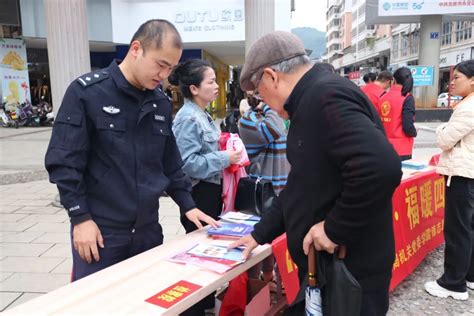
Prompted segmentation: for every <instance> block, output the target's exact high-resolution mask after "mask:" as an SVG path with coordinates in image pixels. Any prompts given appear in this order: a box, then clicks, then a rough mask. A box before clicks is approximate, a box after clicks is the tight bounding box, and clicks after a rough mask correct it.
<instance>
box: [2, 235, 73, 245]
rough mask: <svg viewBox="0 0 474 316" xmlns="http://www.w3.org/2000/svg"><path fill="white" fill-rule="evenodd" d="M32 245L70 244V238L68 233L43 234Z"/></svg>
mask: <svg viewBox="0 0 474 316" xmlns="http://www.w3.org/2000/svg"><path fill="white" fill-rule="evenodd" d="M0 240H1V238H0ZM32 242H33V243H40V244H41V243H53V244H68V245H69V244H70V243H71V236H70V234H69V233H44V234H42V235H41V236H40V237H38V238H37V239H35V240H33V241H32Z"/></svg>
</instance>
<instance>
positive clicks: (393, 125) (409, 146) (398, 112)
mask: <svg viewBox="0 0 474 316" xmlns="http://www.w3.org/2000/svg"><path fill="white" fill-rule="evenodd" d="M401 91H402V86H400V85H394V86H392V88H390V91H388V92H387V93H385V94H384V95H383V96H382V97H381V98H380V99H379V115H380V119H381V120H382V123H383V127H384V128H385V133H386V134H387V137H388V140H389V141H390V143H391V144H392V145H393V147H394V148H395V150H396V151H397V153H398V155H399V156H406V155H411V154H412V151H413V143H414V138H413V137H408V136H407V135H406V134H405V132H404V131H403V128H402V108H403V102H404V101H405V99H406V97H404V96H402V93H401ZM407 96H409V94H407Z"/></svg>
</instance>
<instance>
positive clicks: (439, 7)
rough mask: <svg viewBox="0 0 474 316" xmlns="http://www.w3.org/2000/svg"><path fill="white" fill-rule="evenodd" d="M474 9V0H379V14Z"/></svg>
mask: <svg viewBox="0 0 474 316" xmlns="http://www.w3.org/2000/svg"><path fill="white" fill-rule="evenodd" d="M473 11H474V1H472V0H464V1H454V0H450V1H443V0H414V1H412V0H410V1H407V0H405V1H403V0H379V1H378V14H379V16H407V15H430V14H440V13H441V12H442V14H464V13H469V14H470V13H472V12H473Z"/></svg>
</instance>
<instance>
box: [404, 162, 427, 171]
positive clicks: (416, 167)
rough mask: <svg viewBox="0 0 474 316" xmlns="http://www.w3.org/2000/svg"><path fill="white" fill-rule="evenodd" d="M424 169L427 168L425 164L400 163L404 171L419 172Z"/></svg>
mask: <svg viewBox="0 0 474 316" xmlns="http://www.w3.org/2000/svg"><path fill="white" fill-rule="evenodd" d="M426 167H428V165H427V164H426V163H422V162H417V161H412V160H405V161H402V169H403V168H406V169H414V170H421V169H425V168H426Z"/></svg>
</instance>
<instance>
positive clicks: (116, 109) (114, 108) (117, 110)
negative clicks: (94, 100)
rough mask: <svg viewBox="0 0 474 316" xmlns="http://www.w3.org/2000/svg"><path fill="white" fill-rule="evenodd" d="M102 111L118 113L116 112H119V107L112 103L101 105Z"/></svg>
mask: <svg viewBox="0 0 474 316" xmlns="http://www.w3.org/2000/svg"><path fill="white" fill-rule="evenodd" d="M102 111H104V112H105V113H109V114H118V113H120V109H119V108H116V107H115V106H113V105H109V106H104V107H102Z"/></svg>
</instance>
